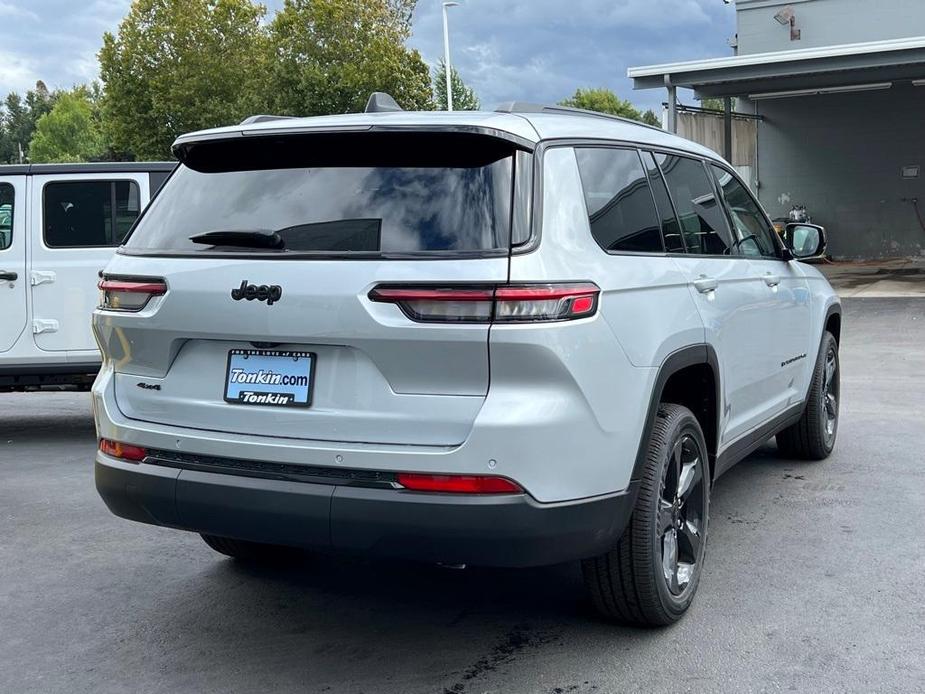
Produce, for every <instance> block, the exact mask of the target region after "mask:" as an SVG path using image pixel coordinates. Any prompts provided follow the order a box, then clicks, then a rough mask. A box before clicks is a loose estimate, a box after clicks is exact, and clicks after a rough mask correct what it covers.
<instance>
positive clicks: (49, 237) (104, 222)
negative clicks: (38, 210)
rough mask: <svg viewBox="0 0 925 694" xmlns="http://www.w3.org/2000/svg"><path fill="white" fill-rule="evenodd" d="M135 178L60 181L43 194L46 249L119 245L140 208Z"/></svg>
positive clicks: (49, 185)
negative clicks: (132, 179) (128, 179)
mask: <svg viewBox="0 0 925 694" xmlns="http://www.w3.org/2000/svg"><path fill="white" fill-rule="evenodd" d="M140 207H141V205H140V195H139V191H138V184H136V183H135V182H134V181H62V182H58V183H49V184H47V185H46V186H45V190H44V193H43V210H42V211H43V215H44V227H43V234H44V235H43V238H44V240H45V245H46V246H48V247H49V248H74V247H93V246H96V247H100V246H118V245H119V244H120V243H122V239H123V238H124V237H125V234H126V233H127V232H128V230H129V227H131V226H132V224H133V223H134V221H135V218H136V217H137V216H138V213H139V211H140Z"/></svg>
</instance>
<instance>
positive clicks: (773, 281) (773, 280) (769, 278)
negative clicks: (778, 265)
mask: <svg viewBox="0 0 925 694" xmlns="http://www.w3.org/2000/svg"><path fill="white" fill-rule="evenodd" d="M762 279H763V280H764V283H765V284H766V285H768V286H769V287H776V286H777V285H779V284H780V277H778V276H777V275H772V274H771V273H770V272H769V273H768V274H766V275H765V276H764V277H763V278H762Z"/></svg>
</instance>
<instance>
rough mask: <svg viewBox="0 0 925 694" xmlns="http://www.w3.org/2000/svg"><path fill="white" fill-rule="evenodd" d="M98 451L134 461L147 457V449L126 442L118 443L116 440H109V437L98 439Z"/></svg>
mask: <svg viewBox="0 0 925 694" xmlns="http://www.w3.org/2000/svg"><path fill="white" fill-rule="evenodd" d="M100 452H101V453H105V454H106V455H108V456H112V457H113V458H120V459H122V460H131V461H132V462H135V463H137V462H140V461H142V460H144V459H145V458H147V457H148V450H147V449H146V448H142V447H141V446H132V445H130V444H127V443H119V442H118V441H111V440H109V439H100Z"/></svg>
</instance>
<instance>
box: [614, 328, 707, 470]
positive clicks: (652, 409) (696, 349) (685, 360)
mask: <svg viewBox="0 0 925 694" xmlns="http://www.w3.org/2000/svg"><path fill="white" fill-rule="evenodd" d="M698 365H707V366H709V367H710V369H711V371H712V372H713V387H714V390H715V392H714V398H715V400H714V404H715V410H716V411H715V413H714V414H715V421H714V422H713V427H714V431H713V435H714V438H713V440H714V441H717V442H718V441H719V421H720V416H721V414H720V413H721V412H722V392H723V391H722V384H721V372H720V369H719V359H718V358H717V356H716V350H714V349H713V346H712V345H709V344H707V343H701V344H696V345H688V346H687V347H682V348H680V349H678V350H675V351H674V352H672V353H671V354H669V355H668V356H667V357H665V359H664V361H662V364H661V366H659V367H658V374H657V375H656V377H655V383H654V385H653V386H652V392H651V394H650V396H649V407H648V410H647V412H646V418H645V420H644V424H643V428H642V435H641V436H640V438H639V446H638V448H637V450H636V462H635V463H634V464H633V474H632V477H631V479H632V480H633V481H636V480H639V479H640V478H641V477H642V471H643V468H644V467H645V463H646V447H647V442H648V440H649V437H650V436H651V434H652V428H653V427H654V426H655V417H656V415H657V414H658V406H659V404H660V403H661V401H662V395H663V393H664V392H665V385H666V384H667V383H668V380H669V379H670V378H671V377H672V376H674V375H675V374H677V373H679V372H681V371H683V370H684V369H686V368H689V367H691V366H698ZM704 433H705V434H706V432H704ZM715 455H716V452H715V451H710V452H709V456H710V465H711V469H712V467H713V465H714V462H715V460H714V459H715Z"/></svg>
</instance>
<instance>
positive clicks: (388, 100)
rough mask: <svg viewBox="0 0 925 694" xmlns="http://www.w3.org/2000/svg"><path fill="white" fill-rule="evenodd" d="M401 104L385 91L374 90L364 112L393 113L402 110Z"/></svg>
mask: <svg viewBox="0 0 925 694" xmlns="http://www.w3.org/2000/svg"><path fill="white" fill-rule="evenodd" d="M402 110H404V109H402V107H401V106H399V105H398V102H397V101H395V99H393V98H392V97H391V96H390V95H389V94H386V93H385V92H373V93H372V94H370V95H369V101H367V102H366V108H365V109H364V110H363V112H364V113H392V112H395V111H402Z"/></svg>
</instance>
